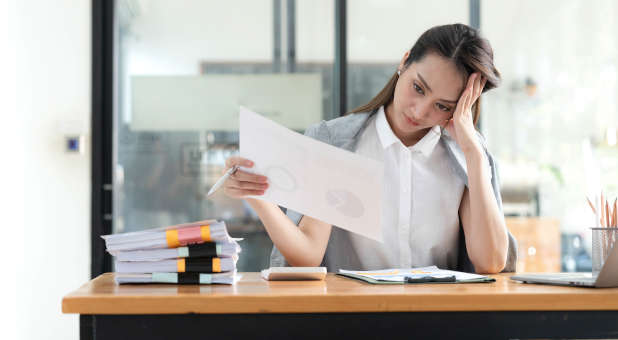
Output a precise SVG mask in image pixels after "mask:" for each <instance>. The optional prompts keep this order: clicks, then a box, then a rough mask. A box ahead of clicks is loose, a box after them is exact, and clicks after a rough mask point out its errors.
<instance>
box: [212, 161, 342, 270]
mask: <svg viewBox="0 0 618 340" xmlns="http://www.w3.org/2000/svg"><path fill="white" fill-rule="evenodd" d="M234 165H242V166H245V167H252V166H253V163H252V162H251V161H249V160H246V159H242V158H239V157H231V158H229V159H228V160H227V161H226V167H227V168H231V167H233V166H234ZM267 181H268V179H267V178H266V177H265V176H261V175H256V174H251V173H248V172H245V171H242V170H238V171H236V173H234V174H233V175H232V176H231V177H230V178H229V179H228V180H227V181H226V182H225V185H224V188H225V193H226V194H227V195H228V196H230V197H234V198H244V199H245V200H246V201H247V202H248V203H249V205H251V207H252V208H253V210H255V212H256V213H257V214H258V216H259V217H260V220H261V221H262V224H264V227H265V228H266V232H268V236H270V239H271V240H272V241H273V243H274V244H275V246H276V247H277V249H279V251H280V252H281V254H283V256H284V257H285V259H286V260H287V262H288V263H289V264H291V265H292V266H298V267H315V266H319V265H320V263H321V262H322V258H323V257H324V253H325V252H326V246H327V245H328V239H329V237H330V231H331V225H330V224H327V223H324V222H322V221H319V220H316V219H314V218H311V217H309V216H304V217H303V218H302V219H301V221H300V224H299V225H298V226H296V224H294V223H293V222H292V221H291V220H290V219H289V218H288V217H287V216H286V215H285V214H284V213H283V211H281V209H279V207H278V206H277V205H275V204H273V203H269V202H266V201H263V200H258V199H255V198H248V197H246V196H248V195H262V194H264V192H265V190H266V189H267V188H268V182H267Z"/></svg>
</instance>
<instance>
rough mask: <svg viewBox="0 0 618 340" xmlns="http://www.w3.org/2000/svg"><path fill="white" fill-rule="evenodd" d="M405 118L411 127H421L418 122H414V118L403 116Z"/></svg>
mask: <svg viewBox="0 0 618 340" xmlns="http://www.w3.org/2000/svg"><path fill="white" fill-rule="evenodd" d="M403 116H404V117H405V118H406V122H407V123H408V124H410V125H412V126H419V125H420V124H419V123H417V122H415V121H413V120H412V118H410V117H408V116H406V115H403Z"/></svg>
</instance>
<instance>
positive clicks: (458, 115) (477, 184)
mask: <svg viewBox="0 0 618 340" xmlns="http://www.w3.org/2000/svg"><path fill="white" fill-rule="evenodd" d="M485 82H486V80H484V79H482V77H481V76H480V74H479V73H473V74H472V75H470V77H469V78H468V83H467V85H466V89H465V90H464V91H463V93H462V94H461V97H460V98H459V101H458V102H457V107H456V109H455V113H454V114H453V118H452V119H450V120H449V121H447V122H446V124H445V126H444V128H446V129H447V131H448V132H449V134H450V135H451V136H453V137H454V138H455V140H456V141H457V144H458V145H459V147H460V148H461V150H462V151H463V153H464V155H465V157H466V168H467V172H468V188H466V190H465V191H464V194H463V198H462V200H461V204H460V206H459V216H460V218H461V222H462V225H463V229H464V233H465V235H466V249H467V250H468V256H469V257H470V260H471V261H472V264H474V268H475V270H476V271H477V272H482V273H497V272H500V271H502V269H504V266H505V265H506V259H507V252H508V246H509V241H508V234H507V231H506V226H505V223H504V216H503V215H502V213H501V212H500V209H499V208H498V203H497V202H496V198H495V197H494V193H493V188H492V186H491V183H490V180H489V174H488V173H487V171H489V169H488V167H487V166H485V164H486V163H487V160H486V159H485V151H484V148H483V147H482V146H481V144H480V142H479V140H478V137H477V136H476V130H475V128H474V120H473V118H472V112H471V108H472V105H473V104H474V102H475V101H476V100H477V99H478V98H479V97H480V96H481V93H482V92H483V87H484V86H485Z"/></svg>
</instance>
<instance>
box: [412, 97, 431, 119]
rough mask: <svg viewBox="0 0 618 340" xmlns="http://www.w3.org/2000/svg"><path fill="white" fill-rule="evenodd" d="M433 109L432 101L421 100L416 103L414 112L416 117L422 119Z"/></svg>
mask: <svg viewBox="0 0 618 340" xmlns="http://www.w3.org/2000/svg"><path fill="white" fill-rule="evenodd" d="M430 110H431V103H429V102H428V101H421V102H418V103H416V107H415V110H414V111H412V112H414V119H418V120H422V119H425V118H427V116H429V112H430Z"/></svg>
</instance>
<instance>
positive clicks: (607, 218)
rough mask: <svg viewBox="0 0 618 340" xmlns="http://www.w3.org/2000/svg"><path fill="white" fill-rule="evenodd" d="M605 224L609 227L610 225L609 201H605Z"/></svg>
mask: <svg viewBox="0 0 618 340" xmlns="http://www.w3.org/2000/svg"><path fill="white" fill-rule="evenodd" d="M605 223H606V224H605V225H606V226H607V227H609V226H610V225H609V205H608V204H607V201H605Z"/></svg>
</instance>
